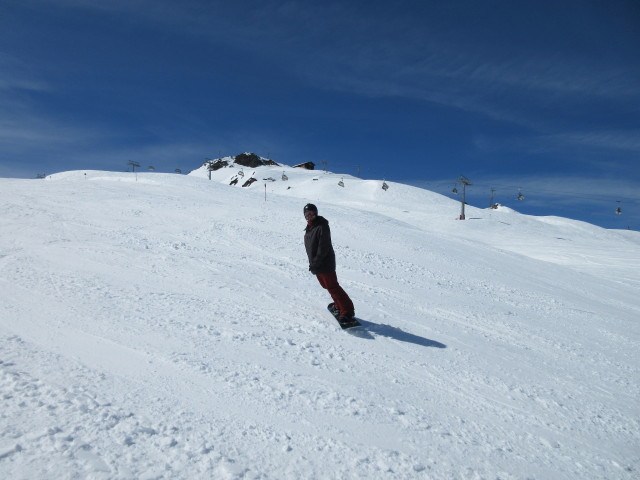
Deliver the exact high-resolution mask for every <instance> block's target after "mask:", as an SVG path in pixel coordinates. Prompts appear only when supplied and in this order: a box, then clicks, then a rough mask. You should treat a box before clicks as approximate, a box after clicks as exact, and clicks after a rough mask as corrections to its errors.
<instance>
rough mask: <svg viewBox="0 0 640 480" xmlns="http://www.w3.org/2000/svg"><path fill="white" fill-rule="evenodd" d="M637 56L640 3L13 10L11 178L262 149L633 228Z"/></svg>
mask: <svg viewBox="0 0 640 480" xmlns="http://www.w3.org/2000/svg"><path fill="white" fill-rule="evenodd" d="M638 52H640V2H637V1H635V0H628V1H624V0H611V1H601V0H580V1H578V0H575V1H571V0H564V1H561V2H559V1H547V0H537V1H535V2H530V1H524V0H523V1H518V0H511V1H493V0H483V1H477V0H463V1H455V0H446V1H439V0H437V1H430V0H422V1H403V0H399V1H394V2H376V1H357V0H356V1H353V0H352V1H331V0H325V1H258V0H255V1H253V0H249V1H245V0H238V1H235V2H230V1H228V0H225V1H203V0H182V1H169V0H110V1H104V2H103V1H98V0H94V1H89V0H15V1H12V0H5V1H3V2H1V3H0V176H2V177H22V178H34V177H35V176H36V175H37V174H39V173H53V172H58V171H64V170H74V169H104V170H125V169H126V168H127V162H128V161H130V160H132V161H136V162H139V163H140V164H141V165H142V167H143V168H146V167H147V166H149V165H153V166H154V167H155V168H156V171H164V172H173V171H174V170H175V169H176V168H180V169H182V170H183V171H189V170H191V169H195V168H197V167H198V166H199V165H200V164H201V163H202V162H203V161H204V159H205V158H215V157H218V156H220V155H222V156H225V155H236V154H238V153H241V152H245V151H251V152H255V153H257V154H259V155H262V156H269V157H270V158H273V159H274V160H275V161H278V162H281V163H286V164H289V165H292V164H295V163H298V162H302V161H313V162H315V163H316V164H318V165H320V164H321V162H322V161H327V162H328V168H329V169H330V170H332V171H337V172H341V173H350V174H357V172H358V166H360V167H359V171H360V176H361V177H364V178H376V179H383V178H384V179H387V180H391V181H399V182H403V183H410V184H413V185H417V186H423V187H425V188H428V189H431V190H434V191H438V192H440V193H445V194H447V195H451V196H453V194H452V193H451V189H452V188H453V186H454V183H455V179H456V178H458V177H459V176H460V175H465V176H466V177H468V178H469V179H470V180H471V182H472V183H473V186H471V187H469V189H468V194H469V202H470V203H471V204H473V205H476V206H481V207H484V206H487V205H488V204H489V198H490V189H491V188H492V187H493V188H495V197H494V198H495V201H497V202H500V203H502V204H505V205H508V206H510V207H512V208H515V209H516V210H518V211H521V212H523V213H529V214H534V215H560V216H568V217H571V218H577V219H580V220H586V221H589V222H592V223H595V224H598V225H602V226H605V227H608V228H627V227H628V226H630V227H631V228H632V229H634V230H638V229H640V212H638V210H639V209H640V200H639V194H638V185H639V180H640V55H639V54H638ZM518 191H522V193H523V194H524V195H525V200H523V201H517V200H515V199H516V196H517V194H518ZM618 201H620V204H618V203H617V202H618ZM618 205H620V206H621V208H622V211H623V214H622V215H615V214H614V210H615V208H616V207H617V206H618Z"/></svg>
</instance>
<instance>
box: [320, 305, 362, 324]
mask: <svg viewBox="0 0 640 480" xmlns="http://www.w3.org/2000/svg"><path fill="white" fill-rule="evenodd" d="M327 310H328V311H329V313H330V314H331V316H332V317H333V318H335V319H336V321H337V322H338V325H340V327H341V328H342V329H343V330H347V329H349V328H355V327H361V326H362V324H361V323H360V322H359V321H358V319H357V318H355V317H353V320H351V321H349V322H341V321H340V320H338V317H337V316H336V315H334V313H333V303H330V304H329V305H327Z"/></svg>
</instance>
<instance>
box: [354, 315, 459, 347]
mask: <svg viewBox="0 0 640 480" xmlns="http://www.w3.org/2000/svg"><path fill="white" fill-rule="evenodd" d="M358 320H359V321H360V323H361V324H362V327H363V328H353V329H349V330H347V332H348V333H350V334H352V335H354V336H356V337H360V338H367V339H373V338H375V337H373V336H372V335H371V333H374V334H376V335H380V336H382V337H387V338H391V339H393V340H398V341H400V342H407V343H414V344H416V345H420V346H421V347H434V348H447V346H446V345H445V344H444V343H440V342H436V341H435V340H429V339H428V338H424V337H420V336H418V335H414V334H412V333H408V332H405V331H404V330H402V329H400V328H398V327H392V326H391V325H384V324H379V323H373V322H367V321H365V320H362V319H360V318H359V319H358Z"/></svg>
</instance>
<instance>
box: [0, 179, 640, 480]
mask: <svg viewBox="0 0 640 480" xmlns="http://www.w3.org/2000/svg"><path fill="white" fill-rule="evenodd" d="M239 171H240V169H239V168H238V167H233V168H232V167H227V168H222V169H220V170H218V171H215V172H212V179H211V180H209V179H208V174H209V172H207V170H206V168H201V169H199V170H196V171H194V172H192V174H191V175H188V176H182V175H166V174H156V173H144V174H142V173H138V174H134V173H108V172H97V171H86V172H84V171H83V172H67V173H61V174H57V175H53V176H51V177H48V178H47V179H45V180H14V179H0V190H1V192H2V194H1V195H0V395H1V398H2V409H1V410H0V477H1V478H7V479H35V478H55V479H66V478H69V479H72V478H92V479H133V478H135V479H165V478H166V479H169V478H171V479H174V478H177V479H194V478H207V479H209V478H216V479H218V478H221V479H225V478H230V479H232V478H247V479H283V478H305V479H307V478H308V479H316V478H317V479H338V478H342V479H348V478H383V479H391V478H394V479H395V478H425V479H497V478H500V479H525V478H526V479H572V480H574V479H581V480H585V479H636V478H638V475H640V473H639V472H640V395H639V390H640V376H639V375H638V371H639V368H640V365H639V359H640V353H639V352H640V325H639V322H640V235H639V234H638V233H637V232H630V231H613V230H605V229H602V228H599V227H596V226H593V225H589V224H586V223H582V222H577V221H572V220H568V219H563V218H555V217H545V218H540V217H531V216H525V215H521V214H519V213H517V212H515V211H512V210H510V209H508V208H503V209H499V210H483V209H477V208H473V207H471V206H467V210H466V213H467V220H465V221H460V220H457V217H458V215H459V208H460V205H459V203H457V202H455V201H454V200H452V199H449V198H446V197H443V196H440V195H437V194H435V193H432V192H428V191H425V190H421V189H417V188H412V187H408V186H405V185H400V184H396V183H392V182H387V183H388V186H389V189H388V190H386V191H385V190H383V189H382V188H381V186H382V181H365V180H360V179H357V178H354V177H350V176H347V175H336V174H332V173H325V172H321V171H303V170H300V169H292V168H289V167H259V168H257V169H255V170H252V169H247V168H244V169H243V173H244V174H245V175H244V176H241V177H240V181H239V182H238V183H237V184H236V185H234V186H230V185H229V183H230V182H231V181H232V180H233V179H234V178H237V176H238V172H239ZM234 176H235V177H234ZM251 177H253V178H256V181H255V182H254V183H253V184H251V186H248V187H244V188H243V187H242V184H244V181H245V180H247V179H248V178H251ZM269 178H271V180H264V179H269ZM284 178H286V180H285V179H284ZM339 182H342V184H343V185H344V186H340V185H339ZM307 202H313V203H315V204H316V205H317V206H318V208H319V211H320V212H319V213H320V215H323V216H324V217H326V218H327V219H328V220H329V222H330V225H331V228H332V237H333V242H334V248H335V250H336V255H337V263H338V278H339V280H340V282H341V284H342V286H343V287H344V288H345V290H346V291H347V292H348V293H349V295H350V296H351V298H352V299H353V301H354V303H355V305H356V314H357V316H358V317H359V318H361V320H362V323H363V325H364V327H363V328H361V329H359V330H354V331H342V330H341V329H340V328H339V327H338V325H337V323H336V322H335V320H334V319H333V318H332V317H331V315H330V314H329V313H328V312H327V311H326V309H325V307H326V305H327V303H329V302H330V298H329V296H328V294H327V293H326V291H324V290H323V289H322V288H321V287H320V285H319V284H318V282H317V280H316V279H315V277H314V276H313V275H311V274H310V273H309V271H308V264H307V259H306V254H305V251H304V246H303V241H302V240H303V234H304V231H303V230H304V227H305V221H304V218H303V215H302V207H303V206H304V204H305V203H307Z"/></svg>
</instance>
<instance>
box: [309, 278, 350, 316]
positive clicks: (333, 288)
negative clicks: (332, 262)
mask: <svg viewBox="0 0 640 480" xmlns="http://www.w3.org/2000/svg"><path fill="white" fill-rule="evenodd" d="M316 277H317V278H318V281H319V282H320V285H322V288H324V289H326V290H328V291H329V295H331V298H332V299H333V303H335V304H336V307H338V309H339V310H340V313H341V314H342V315H346V314H348V313H350V314H352V315H353V314H354V313H355V309H354V307H353V302H352V301H351V299H350V298H349V295H347V292H345V291H344V290H343V289H342V287H341V286H340V285H339V284H338V276H337V275H336V272H331V273H319V274H318V275H316Z"/></svg>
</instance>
